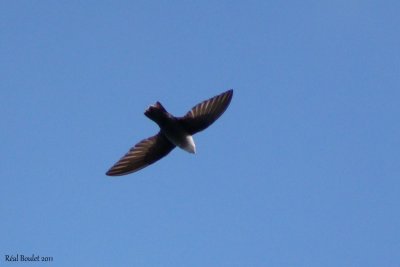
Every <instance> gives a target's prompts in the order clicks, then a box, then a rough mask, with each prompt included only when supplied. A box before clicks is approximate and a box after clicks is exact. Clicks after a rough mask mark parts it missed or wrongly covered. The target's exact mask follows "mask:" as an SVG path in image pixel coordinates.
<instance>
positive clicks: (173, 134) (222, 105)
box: [106, 89, 233, 176]
mask: <svg viewBox="0 0 400 267" xmlns="http://www.w3.org/2000/svg"><path fill="white" fill-rule="evenodd" d="M232 96H233V90H232V89H231V90H228V91H226V92H224V93H222V94H220V95H217V96H214V97H212V98H210V99H208V100H205V101H203V102H201V103H200V104H197V105H196V106H194V107H193V108H192V109H191V110H190V111H189V112H188V113H186V115H185V116H183V117H175V116H173V115H171V114H170V113H168V111H167V110H166V109H165V108H164V107H163V106H162V105H161V103H160V102H156V103H155V104H154V105H151V106H149V107H148V108H147V109H146V111H145V112H144V115H146V116H147V117H148V118H149V119H151V120H153V121H154V122H155V123H157V124H158V126H159V127H160V131H159V132H158V133H157V134H156V135H154V136H152V137H149V138H147V139H144V140H142V141H140V142H139V143H137V144H136V145H135V146H134V147H132V148H131V149H130V150H129V152H128V153H126V154H125V155H124V156H123V157H122V158H121V159H120V160H119V161H118V162H117V163H115V164H114V166H112V167H111V168H110V169H109V170H108V171H107V173H106V174H107V175H109V176H118V175H125V174H129V173H133V172H136V171H138V170H140V169H143V168H144V167H147V166H149V165H150V164H153V163H154V162H156V161H157V160H159V159H161V158H163V157H165V156H166V155H167V154H168V153H169V152H171V151H172V149H174V148H175V147H176V146H178V147H179V148H181V149H183V150H186V151H187V152H189V153H196V146H195V144H194V141H193V137H192V135H194V134H195V133H198V132H200V131H203V130H204V129H206V128H207V127H208V126H210V125H211V124H212V123H213V122H214V121H216V120H217V119H218V118H219V117H220V116H221V115H222V114H223V113H224V112H225V110H226V109H227V108H228V106H229V103H230V102H231V100H232Z"/></svg>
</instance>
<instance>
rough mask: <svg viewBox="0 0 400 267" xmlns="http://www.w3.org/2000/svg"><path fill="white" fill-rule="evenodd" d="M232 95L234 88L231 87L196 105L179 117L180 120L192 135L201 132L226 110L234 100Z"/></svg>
mask: <svg viewBox="0 0 400 267" xmlns="http://www.w3.org/2000/svg"><path fill="white" fill-rule="evenodd" d="M232 96H233V90H232V89H231V90H228V91H226V92H224V93H222V94H220V95H217V96H214V97H212V98H210V99H208V100H205V101H203V102H201V103H200V104H197V105H196V106H194V107H193V108H192V109H191V110H190V111H189V112H188V113H187V114H186V115H185V116H184V117H181V118H179V121H180V122H181V124H182V126H183V128H184V129H185V130H186V132H187V133H189V134H190V135H192V134H195V133H197V132H200V131H202V130H204V129H206V128H207V127H208V126H210V125H211V124H212V123H213V122H214V121H216V120H217V119H218V118H219V117H220V116H221V115H222V114H223V113H224V112H225V110H226V109H227V108H228V106H229V103H230V102H231V100H232Z"/></svg>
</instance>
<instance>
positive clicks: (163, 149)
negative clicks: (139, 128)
mask: <svg viewBox="0 0 400 267" xmlns="http://www.w3.org/2000/svg"><path fill="white" fill-rule="evenodd" d="M174 148H175V145H173V144H172V143H171V142H170V141H168V139H167V138H166V137H165V136H164V135H163V134H162V133H158V134H156V135H154V136H152V137H149V138H147V139H144V140H142V141H140V142H139V143H137V144H136V145H135V146H134V147H132V148H131V149H130V150H129V152H128V153H126V154H125V155H124V156H123V157H122V158H121V159H120V160H119V161H118V162H117V163H115V164H114V166H112V167H111V168H110V170H108V171H107V173H106V174H107V175H109V176H118V175H125V174H129V173H133V172H136V171H138V170H140V169H143V168H144V167H147V166H149V165H150V164H153V163H154V162H156V161H157V160H159V159H161V158H163V157H164V156H166V155H167V154H168V153H169V152H171V150H172V149H174Z"/></svg>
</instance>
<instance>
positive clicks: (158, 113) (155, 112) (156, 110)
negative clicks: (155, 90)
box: [144, 101, 168, 122]
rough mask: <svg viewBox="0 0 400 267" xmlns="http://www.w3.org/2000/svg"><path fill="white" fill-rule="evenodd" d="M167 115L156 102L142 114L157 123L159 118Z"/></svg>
mask: <svg viewBox="0 0 400 267" xmlns="http://www.w3.org/2000/svg"><path fill="white" fill-rule="evenodd" d="M167 114H168V112H167V110H166V109H165V108H164V107H163V105H161V103H160V102H158V101H157V102H156V103H155V104H153V105H150V106H149V107H148V108H147V109H146V110H145V112H144V115H146V116H147V117H148V118H149V119H151V120H153V121H155V122H157V121H158V120H159V119H161V118H164V117H166V116H167Z"/></svg>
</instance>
